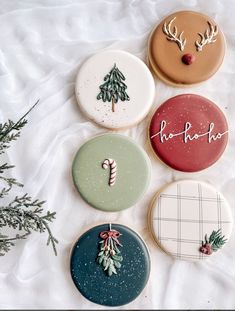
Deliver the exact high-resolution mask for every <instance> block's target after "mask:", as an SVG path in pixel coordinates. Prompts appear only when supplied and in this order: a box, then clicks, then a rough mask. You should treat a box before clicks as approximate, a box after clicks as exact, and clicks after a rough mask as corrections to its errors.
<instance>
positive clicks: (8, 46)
mask: <svg viewBox="0 0 235 311" xmlns="http://www.w3.org/2000/svg"><path fill="white" fill-rule="evenodd" d="M181 9H193V10H198V11H202V12H204V13H207V14H209V15H211V16H212V17H213V18H215V19H216V21H217V22H218V24H219V25H220V26H221V28H222V29H223V31H224V33H225V35H226V38H227V44H228V50H227V54H226V58H225V61H224V64H223V66H222V68H221V69H220V71H219V72H218V73H217V74H216V75H215V76H214V77H213V78H212V79H211V80H209V81H207V82H205V83H203V84H202V85H200V86H196V87H193V88H191V89H177V88H172V87H169V86H167V85H165V84H163V83H162V82H160V81H158V80H156V100H155V102H154V107H153V109H154V108H155V107H157V106H158V105H160V104H161V103H162V102H163V101H164V100H165V99H167V98H169V97H171V96H174V95H176V94H180V93H187V92H193V93H197V94H201V95H203V96H206V97H208V98H210V99H212V100H214V101H215V102H216V103H218V105H219V106H220V107H221V108H222V109H223V110H224V112H225V113H226V115H227V117H228V120H229V123H230V142H229V146H228V148H227V150H226V152H225V154H224V155H223V157H222V158H221V159H220V161H219V162H218V163H217V164H216V165H214V166H213V167H211V168H210V169H207V170H205V171H202V172H200V173H197V174H184V173H180V172H176V171H173V170H171V169H169V168H167V167H165V166H163V165H162V164H161V163H160V162H158V161H157V160H156V159H155V158H154V157H153V155H152V153H151V151H150V149H149V147H148V144H147V141H146V129H147V125H148V122H149V117H147V118H146V119H145V120H144V121H143V122H141V123H140V124H139V125H138V126H136V127H134V128H132V129H129V130H127V131H122V133H123V134H124V135H128V136H130V137H132V138H134V139H135V140H136V141H137V142H138V143H139V144H140V145H142V146H143V148H145V150H147V152H148V153H149V155H150V158H151V162H152V168H153V174H152V182H151V186H150V187H149V189H148V191H147V194H146V195H145V197H144V199H143V200H142V201H141V202H139V203H138V204H136V206H133V207H132V208H130V209H128V210H126V211H123V212H119V213H111V214H109V213H104V212H100V211H97V210H95V209H93V208H91V207H89V206H87V204H86V203H84V202H83V201H82V199H81V198H80V197H79V195H78V193H77V192H76V191H75V188H74V186H73V183H72V179H71V163H72V160H73V157H74V155H75V153H76V151H77V149H78V148H79V146H81V144H82V143H83V142H85V141H86V140H87V139H89V138H91V137H92V136H93V135H96V134H99V133H104V132H106V130H104V129H102V128H99V127H98V126H96V125H95V124H93V123H91V122H89V121H88V120H87V119H86V118H85V117H84V116H83V115H82V114H81V112H80V111H79V109H78V107H77V104H76V100H75V97H74V81H75V77H76V73H77V71H78V68H79V66H80V64H81V63H82V61H84V60H85V59H86V58H87V57H88V56H90V55H91V54H93V53H96V52H98V51H101V50H103V49H112V48H115V49H123V50H126V51H129V52H131V53H133V54H134V55H136V56H138V57H140V58H141V59H143V60H144V59H145V57H146V46H147V39H148V36H149V33H150V31H151V30H152V28H153V27H154V25H155V24H156V23H158V22H159V21H160V20H161V19H162V18H163V17H164V16H166V15H167V14H169V13H171V12H173V11H175V10H181ZM233 12H235V1H233V0H227V1H219V0H213V1H212V0H211V1H204V0H198V1H197V0H188V1H183V0H181V1H180V0H179V1H164V0H156V1H153V0H152V1H151V0H144V1H140V0H136V1H134V0H133V1H131V0H130V1H128V0H127V1H125V0H123V1H121V0H120V1H115V0H79V1H78V0H77V1H76V0H67V1H66V0H60V1H59V0H50V1H49V0H45V1H43V0H41V1H40V0H36V1H33V0H19V1H17V0H10V1H9V0H0V25H1V31H0V94H1V101H0V107H1V109H0V121H3V120H6V119H7V118H12V119H14V120H17V119H18V118H19V117H20V116H22V115H23V114H24V113H25V111H26V110H27V109H28V108H29V107H30V106H31V105H32V104H33V103H34V102H35V101H36V100H37V99H38V98H40V104H39V105H38V106H37V108H35V110H34V111H33V112H32V113H31V114H30V116H29V124H28V125H27V126H26V127H25V129H24V130H23V132H22V136H21V138H20V139H19V140H18V141H17V142H15V143H14V144H12V148H11V149H10V150H9V152H8V158H9V161H10V162H11V163H14V164H15V165H16V168H15V169H14V173H13V175H14V176H15V177H17V178H18V179H19V180H20V181H22V182H23V183H24V184H25V188H24V191H25V192H26V191H27V192H28V193H30V194H32V195H33V196H36V197H39V198H40V199H46V200H47V204H46V205H45V208H46V209H50V210H54V211H56V212H57V219H56V221H55V222H54V224H53V225H52V229H53V232H54V234H55V236H56V237H57V238H58V239H59V241H60V244H59V246H58V252H59V254H58V257H54V255H53V253H52V250H51V249H50V248H47V247H46V246H45V243H46V235H44V236H42V235H39V234H32V235H31V236H30V237H29V238H28V239H27V240H26V241H21V242H19V243H18V244H17V247H15V248H14V249H13V250H12V251H11V252H10V253H9V254H8V255H7V256H5V257H3V258H0V263H1V264H0V288H1V291H0V308H81V309H84V308H90V309H97V308H101V309H102V308H103V307H101V306H98V305H95V304H93V303H90V302H89V301H87V300H86V299H85V298H83V297H82V296H81V295H80V293H79V292H78V291H77V290H76V288H75V287H74V285H73V283H72V280H71V278H70V272H69V255H70V249H71V247H72V245H73V243H74V241H75V239H76V238H77V237H78V236H79V235H80V234H81V233H82V232H83V231H84V230H85V229H87V228H88V227H90V226H93V225H95V224H96V223H97V222H105V221H116V222H120V223H123V224H127V225H130V226H131V227H132V228H134V229H135V230H137V231H138V232H139V233H140V234H141V235H142V237H143V238H144V240H145V241H146V242H147V244H148V246H149V249H150V253H151V258H152V271H151V276H150V280H149V282H148V285H147V287H146V288H145V290H144V291H143V293H142V294H141V295H140V296H139V297H138V298H137V299H136V300H135V301H134V302H133V303H131V304H130V305H128V308H132V309H134V308H138V309H147V308H148V309H151V308H203V309H206V308H210V309H212V308H235V295H234V292H235V238H234V234H233V236H232V238H231V240H230V242H229V244H228V245H227V246H226V247H225V248H224V250H223V251H221V252H220V253H218V254H217V256H215V257H214V258H211V259H210V260H208V261H206V262H204V263H190V262H184V261H175V260H173V259H171V258H170V257H168V256H167V255H166V254H165V253H163V252H162V251H161V250H160V249H159V248H158V247H157V246H156V245H155V244H154V243H153V241H152V239H151V237H150V234H149V232H148V230H147V219H146V216H147V210H148V205H149V203H150V200H151V198H152V196H153V195H154V193H155V192H156V190H157V189H159V187H161V186H163V185H164V184H165V183H167V182H170V181H173V180H177V179H180V178H200V179H201V180H204V181H206V182H210V183H212V184H213V185H214V186H216V187H217V188H218V189H219V190H221V191H222V192H223V194H224V195H225V197H226V198H227V199H228V201H229V202H230V204H231V208H232V210H233V215H234V214H235V212H234V208H235V198H234V189H235V165H234V151H235V150H234V147H235V105H234V97H235V89H234V83H235V69H234V68H235V19H234V16H233ZM19 191H21V190H20V189H19ZM22 193H23V192H22ZM126 307H127V306H124V307H123V309H124V308H126Z"/></svg>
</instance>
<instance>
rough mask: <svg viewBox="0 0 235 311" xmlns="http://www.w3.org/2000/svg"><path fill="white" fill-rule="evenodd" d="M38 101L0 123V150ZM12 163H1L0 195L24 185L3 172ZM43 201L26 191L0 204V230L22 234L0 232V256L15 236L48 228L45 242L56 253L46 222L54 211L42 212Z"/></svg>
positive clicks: (19, 131)
mask: <svg viewBox="0 0 235 311" xmlns="http://www.w3.org/2000/svg"><path fill="white" fill-rule="evenodd" d="M37 104H38V101H37V102H36V103H35V104H34V105H33V106H32V107H31V108H30V109H29V111H28V112H27V113H26V114H24V115H23V117H21V118H20V119H19V120H18V121H17V122H16V123H14V122H13V121H11V120H8V122H6V123H4V124H0V154H3V153H4V152H5V149H7V148H9V147H10V143H11V142H12V141H13V140H16V139H17V138H18V137H20V134H21V130H22V128H23V127H24V126H25V125H26V124H27V120H26V119H25V117H26V116H27V115H28V113H29V112H30V111H31V110H32V109H33V108H34V107H35V106H36V105H37ZM13 167H14V165H9V164H7V163H3V164H0V181H1V184H3V186H2V189H0V199H2V198H4V197H5V196H7V195H8V194H9V193H10V190H11V189H12V187H13V186H18V187H23V184H21V183H19V182H18V181H17V180H16V179H15V178H11V177H7V176H6V175H5V174H6V173H7V171H8V170H10V169H12V168H13ZM44 203H45V201H39V200H34V199H32V198H31V197H30V196H29V195H28V194H27V193H26V194H24V195H23V196H16V197H15V198H14V199H13V200H12V201H11V202H10V203H9V204H7V205H5V206H0V230H3V228H5V227H8V228H11V229H14V230H17V231H19V232H23V233H22V234H19V233H18V232H17V234H15V235H14V236H12V237H9V236H8V235H3V234H2V233H1V232H0V256H4V255H5V254H6V253H7V252H9V251H10V250H11V248H12V247H13V246H14V245H15V242H16V241H17V240H22V239H26V237H27V236H28V235H29V234H31V233H32V232H33V231H34V232H39V233H43V232H47V234H48V240H47V245H49V244H51V245H52V247H53V250H54V253H55V255H57V251H56V244H57V243H58V240H57V239H56V238H55V237H54V236H53V234H52V232H51V230H50V227H49V222H52V221H53V220H54V219H55V214H56V213H55V212H50V211H48V212H47V213H46V214H43V207H42V206H43V204H44Z"/></svg>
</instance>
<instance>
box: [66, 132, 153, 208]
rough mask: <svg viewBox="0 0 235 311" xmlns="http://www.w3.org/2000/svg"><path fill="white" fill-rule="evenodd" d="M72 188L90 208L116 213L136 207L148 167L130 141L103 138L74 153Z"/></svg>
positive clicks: (145, 184) (114, 136)
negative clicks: (74, 187) (73, 187)
mask: <svg viewBox="0 0 235 311" xmlns="http://www.w3.org/2000/svg"><path fill="white" fill-rule="evenodd" d="M72 174H73V180H74V183H75V186H76V188H77V190H78V192H79V193H80V195H81V196H82V198H83V199H84V200H85V201H86V202H87V203H88V204H90V205H91V206H93V207H95V208H98V209H101V210H104V211H120V210H123V209H125V208H128V207H130V206H132V205H134V204H135V203H137V202H138V201H139V200H140V199H141V198H142V196H143V195H144V193H145V191H146V190H147V188H148V185H149V182H150V176H151V164H150V160H149V158H148V156H147V154H146V153H145V151H144V150H143V149H142V148H141V147H140V146H138V145H137V144H136V143H135V142H134V141H133V140H132V139H130V138H128V137H126V136H123V135H119V134H104V135H100V136H96V137H94V138H93V139H91V140H89V141H88V142H86V143H85V144H84V145H82V146H81V147H80V149H79V150H78V152H77V154H76V156H75V159H74V162H73V167H72Z"/></svg>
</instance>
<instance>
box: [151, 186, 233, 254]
mask: <svg viewBox="0 0 235 311" xmlns="http://www.w3.org/2000/svg"><path fill="white" fill-rule="evenodd" d="M184 187H185V185H184V182H179V183H176V187H175V188H174V191H175V194H174V193H173V194H172V190H171V194H169V193H167V190H166V193H161V194H160V195H159V196H158V197H157V202H156V205H155V206H154V207H153V208H154V210H153V213H152V215H153V228H154V229H153V230H154V233H155V235H156V238H157V240H158V242H159V244H160V246H162V247H163V249H165V250H166V251H167V252H168V253H170V254H171V255H173V256H175V257H176V258H181V259H199V260H200V259H203V258H205V257H207V256H206V255H204V254H202V253H201V252H199V247H200V245H201V242H202V241H203V240H204V237H205V234H207V235H210V234H211V232H212V230H217V229H220V228H221V229H222V233H223V234H224V232H226V231H227V229H226V227H227V226H230V225H231V222H232V220H231V219H230V217H229V213H226V209H227V205H226V203H225V202H224V200H223V199H222V198H221V196H220V194H219V193H218V192H215V193H214V197H213V192H211V191H210V192H209V193H208V190H207V189H206V187H205V186H203V184H201V183H196V182H195V184H194V187H193V188H192V189H193V190H192V189H191V192H192V191H193V195H192V194H191V195H188V196H187V195H185V191H184ZM194 192H195V193H194ZM203 194H206V195H203ZM169 200H170V201H172V213H170V215H169ZM166 204H167V206H168V215H167V216H165V215H164V214H165V213H164V208H166ZM182 204H184V207H185V204H187V206H188V208H189V211H190V209H191V211H192V212H193V213H192V215H193V218H191V217H186V216H189V212H188V211H187V213H186V214H187V215H185V210H183V209H182ZM208 204H210V209H211V210H210V212H212V213H213V215H212V216H213V217H212V218H211V219H208V213H206V209H207V208H208V206H207V205H208ZM213 211H214V212H213ZM170 212H171V209H170ZM205 214H206V216H205ZM222 215H223V217H222ZM184 225H186V226H192V232H190V234H189V235H188V231H189V230H188V227H186V230H185V229H183V226H184ZM170 227H171V229H172V233H170V230H169V228H170ZM195 228H196V229H197V230H195V232H194V229H195ZM175 231H176V232H175ZM190 231H191V230H190ZM207 231H209V232H207ZM194 236H195V237H194Z"/></svg>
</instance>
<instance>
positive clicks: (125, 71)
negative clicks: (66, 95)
mask: <svg viewBox="0 0 235 311" xmlns="http://www.w3.org/2000/svg"><path fill="white" fill-rule="evenodd" d="M75 91H76V97H77V100H78V104H79V106H80V108H81V110H82V111H83V112H84V114H86V115H87V117H88V118H90V119H91V120H93V121H94V122H96V123H98V124H99V125H101V126H104V127H106V128H110V129H121V128H128V127H130V126H133V125H135V124H137V123H138V122H140V121H141V120H142V119H143V118H144V117H145V116H146V115H147V113H148V111H149V110H150V108H151V105H152V103H153V99H154V92H155V85H154V80H153V77H152V75H151V73H150V71H149V69H148V67H147V66H146V65H145V64H144V63H143V62H142V61H141V60H140V59H139V58H137V57H135V56H133V55H131V54H130V53H127V52H124V51H119V50H109V51H105V52H101V53H98V54H95V55H93V56H92V57H90V58H89V59H88V60H87V61H86V62H85V63H84V64H83V65H82V67H81V68H80V70H79V72H78V76H77V80H76V90H75Z"/></svg>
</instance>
